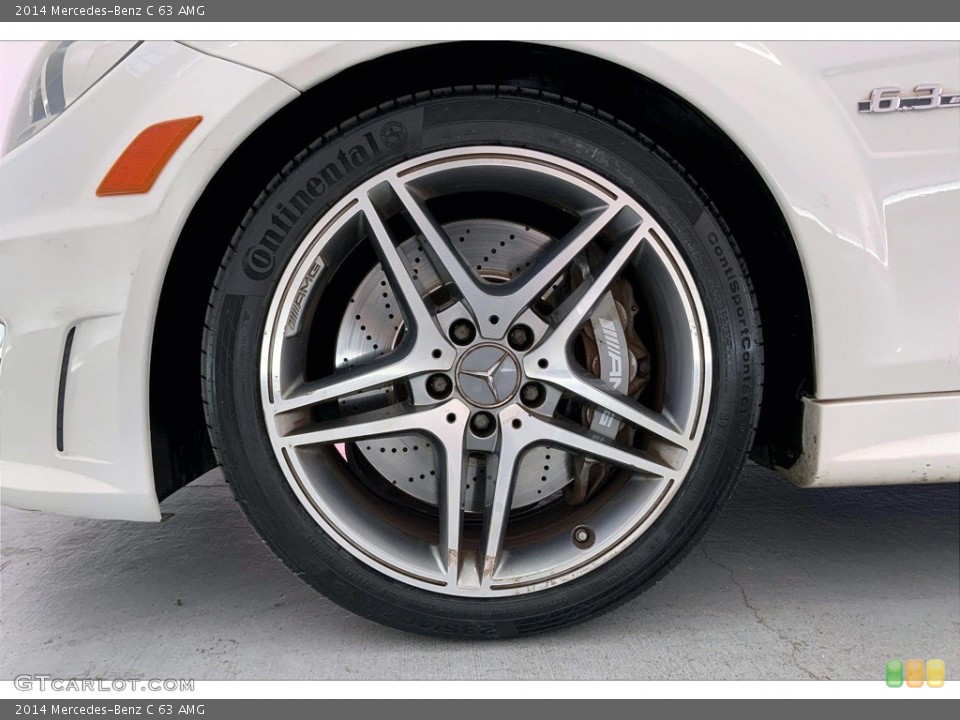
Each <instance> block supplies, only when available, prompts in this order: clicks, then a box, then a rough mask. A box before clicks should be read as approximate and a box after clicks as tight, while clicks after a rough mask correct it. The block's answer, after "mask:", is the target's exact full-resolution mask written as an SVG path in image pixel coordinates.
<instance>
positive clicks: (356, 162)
mask: <svg viewBox="0 0 960 720" xmlns="http://www.w3.org/2000/svg"><path fill="white" fill-rule="evenodd" d="M393 122H394V123H395V124H396V125H399V126H400V128H401V129H403V131H404V133H405V132H406V129H405V128H403V125H402V124H401V123H398V122H396V121H393ZM397 132H399V131H397ZM404 137H406V135H404ZM382 152H383V151H382V150H381V148H380V145H379V144H378V143H377V140H376V138H375V137H374V134H373V133H372V132H367V133H364V135H363V141H362V142H360V143H357V144H355V145H351V146H350V147H345V146H341V147H340V148H338V149H337V153H336V156H335V158H334V159H333V160H331V161H330V162H328V163H326V164H325V165H324V166H323V167H322V168H321V169H320V171H319V172H318V173H317V174H316V175H314V176H313V177H311V178H308V179H307V180H306V182H304V184H303V186H302V187H300V188H299V189H297V190H294V191H293V193H292V195H290V197H289V199H287V200H286V201H285V202H278V203H277V204H276V206H275V207H274V212H273V213H272V214H271V215H270V223H271V227H270V228H269V229H268V230H266V232H264V233H263V235H262V236H261V238H260V240H259V241H258V242H257V244H256V245H255V246H254V247H252V248H250V249H249V250H247V251H246V253H244V256H243V272H244V274H245V275H246V276H247V277H248V278H250V279H251V280H258V281H259V280H266V279H267V278H268V277H270V276H271V275H272V274H273V272H274V270H275V269H276V265H277V259H276V256H277V252H278V251H279V249H280V246H281V245H282V244H283V242H284V241H285V240H286V238H287V237H288V234H289V233H290V232H291V230H293V226H294V225H295V224H296V223H297V221H298V220H300V218H302V217H303V216H304V215H306V214H307V212H308V211H309V210H310V207H311V206H312V205H313V203H314V202H316V200H317V199H319V198H320V197H321V196H322V195H324V194H325V193H326V191H327V190H329V189H331V188H332V187H334V186H335V185H337V184H338V183H339V182H340V181H341V180H343V179H344V178H346V177H348V176H349V175H350V174H351V173H353V172H354V171H355V170H357V169H359V168H361V167H363V166H364V165H366V164H367V163H368V162H370V160H371V159H372V158H375V157H377V156H378V155H380V154H381V153H382Z"/></svg>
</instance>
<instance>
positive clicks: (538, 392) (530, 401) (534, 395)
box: [520, 382, 547, 408]
mask: <svg viewBox="0 0 960 720" xmlns="http://www.w3.org/2000/svg"><path fill="white" fill-rule="evenodd" d="M546 397H547V392H546V390H544V389H543V385H541V384H540V383H535V382H529V383H527V384H526V385H524V386H523V387H522V388H520V400H521V401H523V404H524V405H526V406H527V407H532V408H535V407H539V406H540V405H542V404H543V401H544V400H545V399H546Z"/></svg>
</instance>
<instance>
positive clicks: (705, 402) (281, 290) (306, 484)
mask: <svg viewBox="0 0 960 720" xmlns="http://www.w3.org/2000/svg"><path fill="white" fill-rule="evenodd" d="M478 163H479V164H486V165H490V164H492V165H500V164H506V165H512V164H516V165H518V166H523V167H526V168H530V167H533V168H535V169H538V170H541V171H543V172H547V173H549V174H550V175H551V177H553V178H555V179H558V180H566V181H569V178H570V177H573V178H576V179H578V180H580V181H581V182H586V184H587V186H588V187H589V188H590V189H591V191H592V192H595V193H596V194H597V196H598V197H600V198H602V199H603V200H604V201H606V202H609V201H611V200H613V199H617V198H629V200H630V202H631V203H632V204H633V205H635V206H637V207H639V208H641V209H642V212H643V217H644V222H649V223H650V224H651V226H652V227H653V228H654V229H655V230H656V237H657V240H658V244H657V248H656V251H657V252H658V253H660V254H662V256H663V259H664V261H665V263H667V262H668V263H669V268H668V274H670V276H671V278H672V279H673V280H674V282H675V284H676V286H677V289H678V290H679V291H680V294H681V303H682V304H683V305H684V308H683V310H684V313H685V314H686V315H687V316H688V318H689V319H690V323H691V325H690V330H691V335H692V344H693V355H694V357H692V358H691V362H692V364H693V366H694V369H695V375H696V378H697V380H698V382H699V391H698V392H697V393H695V396H696V397H698V402H697V403H696V405H697V406H696V408H694V409H693V413H694V418H695V419H694V421H693V422H692V428H693V429H692V431H691V433H690V436H689V437H690V441H691V445H690V449H689V451H688V452H687V456H686V458H685V460H684V462H683V464H682V465H681V466H680V467H679V468H678V469H677V470H676V476H677V477H676V478H671V479H666V478H661V479H660V481H659V483H658V486H657V489H656V491H655V492H653V493H652V495H653V502H652V503H651V504H650V506H649V508H648V509H647V510H646V512H644V513H637V517H636V518H635V520H636V522H635V523H634V524H633V525H632V526H631V527H630V528H629V529H628V530H627V531H626V532H625V533H621V534H620V535H619V536H618V537H616V538H615V539H614V540H613V541H611V542H608V543H605V544H601V545H597V546H595V547H593V548H591V549H592V550H593V552H591V553H590V554H589V555H587V556H585V558H584V560H583V561H582V562H567V563H565V564H563V565H561V566H557V567H550V568H547V569H545V570H543V571H542V572H539V573H537V572H534V573H526V574H523V575H521V576H503V577H498V578H497V582H496V584H495V586H494V587H492V588H487V589H475V588H465V587H462V586H460V585H456V584H454V585H452V586H451V585H449V584H447V583H446V581H445V579H444V577H443V576H442V573H436V574H435V573H432V572H429V571H427V572H425V571H424V567H423V566H421V565H417V564H414V563H411V562H410V561H409V560H408V559H405V558H403V557H401V556H399V555H396V554H393V555H391V554H390V553H385V552H384V548H383V547H381V546H378V545H374V544H372V543H370V542H368V541H367V539H366V538H364V537H362V536H358V535H357V534H356V533H354V532H350V529H349V528H344V527H343V523H342V519H341V518H339V517H338V514H337V512H336V510H335V508H333V507H331V506H330V504H329V503H328V502H326V501H325V499H324V497H323V495H322V494H321V493H319V492H318V489H317V487H316V486H315V485H314V484H313V483H312V482H310V480H309V477H308V475H309V473H308V471H307V470H306V469H305V467H304V465H303V463H302V462H301V460H300V459H299V457H298V455H297V453H296V452H293V451H288V450H287V448H286V446H285V445H284V442H283V440H282V438H281V437H280V436H279V434H278V433H277V431H276V427H275V424H274V423H273V422H272V416H273V410H272V407H273V404H274V397H275V393H276V392H277V391H278V388H279V387H280V377H281V373H280V359H281V357H282V345H283V341H284V336H285V333H284V327H283V326H281V323H280V320H281V318H283V317H288V313H287V312H285V311H286V310H288V309H289V307H288V306H289V304H290V295H291V291H294V292H295V290H296V288H297V287H298V285H299V280H300V278H301V277H302V276H303V274H304V272H305V270H306V268H308V267H309V266H310V264H311V263H312V262H314V261H315V260H316V259H317V258H318V257H319V255H320V252H321V250H322V248H323V247H325V245H324V244H323V243H321V242H320V241H321V239H322V238H324V237H327V238H329V237H333V236H334V235H335V234H336V232H337V231H338V230H339V229H341V228H342V227H343V225H344V224H345V223H347V222H349V221H350V218H351V217H352V215H353V213H352V212H351V210H352V209H353V207H354V205H356V203H357V200H356V198H357V197H362V196H363V194H364V193H366V192H367V191H368V190H370V189H371V188H372V187H374V186H375V185H376V184H377V183H378V182H382V178H383V176H384V175H386V174H391V175H394V176H397V177H400V178H403V181H404V182H412V181H413V180H416V179H419V178H422V177H424V176H427V175H430V174H432V173H434V172H437V171H438V169H442V170H444V171H448V170H451V169H455V168H456V167H457V164H461V165H464V166H466V167H474V166H476V165H477V164H478ZM579 187H580V188H581V189H582V185H580V186H579ZM321 272H322V271H321ZM475 347H477V345H473V344H472V345H470V346H468V348H467V349H468V350H470V349H473V348H475ZM508 352H509V350H508ZM461 358H462V356H458V358H457V359H456V360H455V361H454V362H453V363H451V369H452V368H453V367H454V366H456V367H458V366H459V362H460V359H461ZM711 358H712V351H711V346H710V337H709V332H708V325H707V319H706V313H705V310H704V307H703V303H702V301H701V299H700V296H699V293H698V292H697V291H696V284H695V281H694V279H693V277H692V275H691V273H690V271H689V269H688V268H687V264H686V261H685V260H684V259H683V257H682V255H681V254H680V252H679V251H678V249H677V247H676V245H675V244H674V242H673V241H672V239H671V236H670V234H669V233H667V232H666V230H665V229H664V228H663V227H662V226H661V225H660V224H659V222H658V221H657V220H656V219H655V218H654V217H653V216H652V215H651V214H650V212H649V211H648V210H647V209H646V207H645V205H644V204H643V202H642V201H641V200H639V199H637V198H635V197H633V196H631V195H630V194H629V193H627V192H626V191H624V190H622V189H621V188H619V187H617V186H616V185H614V184H613V183H612V182H610V181H609V180H607V179H605V178H603V177H602V176H600V175H598V174H597V173H594V172H593V171H591V170H589V169H587V168H584V167H582V166H580V165H579V164H577V163H574V162H572V161H569V160H566V159H563V158H560V157H558V156H555V155H551V154H547V153H542V152H538V151H533V150H527V149H518V148H506V147H503V146H474V147H467V148H455V149H450V150H444V151H438V152H434V153H430V154H427V155H424V156H419V157H416V158H413V159H410V160H407V161H405V162H403V163H399V164H397V165H395V166H393V167H391V168H388V169H386V170H384V171H383V172H381V173H378V174H377V176H375V177H373V178H370V179H369V180H367V181H365V182H364V183H362V184H360V185H359V186H357V187H355V188H353V190H351V191H350V192H349V193H348V194H347V195H346V196H345V197H343V198H341V199H340V200H338V201H337V202H336V203H335V204H334V205H333V206H332V207H331V208H330V209H329V210H328V211H326V212H325V213H324V214H323V216H321V217H320V218H319V220H318V221H317V222H316V223H315V224H314V225H313V226H312V227H311V229H310V230H309V231H308V232H307V233H306V234H305V235H304V239H303V240H302V241H301V242H300V243H299V245H298V247H297V248H296V249H295V250H294V251H293V253H292V255H291V256H290V259H289V260H288V261H287V262H286V265H285V267H284V270H283V273H282V274H281V276H280V280H279V282H278V283H277V285H276V289H275V291H274V292H273V296H272V298H271V302H270V308H269V311H268V315H267V321H266V323H265V326H264V332H263V336H262V342H261V352H260V391H261V408H262V410H263V413H264V418H265V426H266V428H265V429H266V430H267V433H268V435H269V437H270V441H271V446H272V447H273V450H274V453H275V456H276V458H277V461H278V464H279V466H280V468H281V471H282V472H283V474H284V477H285V479H286V480H287V482H288V484H289V486H290V488H291V490H292V491H293V493H294V495H295V496H296V497H297V499H298V501H299V502H300V504H301V506H302V507H303V508H304V509H305V510H306V511H307V513H308V514H309V515H310V517H311V518H312V519H313V521H314V522H315V523H316V524H317V525H318V526H320V528H321V529H322V530H323V531H324V532H326V533H327V535H328V536H330V537H331V538H333V539H334V540H335V541H336V542H337V543H338V544H339V545H340V546H341V547H343V548H344V549H345V550H347V551H348V552H349V553H350V554H351V555H353V556H354V557H356V558H357V559H359V560H361V561H362V562H364V563H365V564H366V565H368V566H369V567H372V568H373V569H375V570H377V571H378V572H380V573H382V574H385V575H387V576H389V577H392V578H394V579H396V580H400V581H402V582H403V583H405V584H408V585H411V586H413V587H417V588H420V589H424V590H430V591H433V592H436V593H441V594H446V595H452V596H459V597H504V596H508V595H520V594H527V593H532V592H538V591H541V590H544V589H547V588H550V587H554V586H557V585H560V584H564V583H566V582H569V581H572V580H575V579H577V578H579V577H582V576H583V575H585V574H587V573H589V572H591V571H593V570H594V569H596V568H597V567H598V566H600V565H602V564H605V563H606V562H608V561H609V560H611V559H612V558H613V557H615V556H617V555H619V554H620V553H621V552H623V551H624V550H626V549H627V548H629V547H631V546H632V545H633V544H634V542H635V541H636V540H637V539H638V538H639V537H640V536H642V535H643V534H644V533H645V532H646V531H647V530H648V529H649V527H650V526H651V525H652V524H653V523H654V522H655V521H656V520H657V518H659V517H660V516H661V514H662V513H663V511H664V510H665V509H666V508H667V507H668V506H669V504H670V502H671V500H672V499H673V498H674V496H675V495H676V493H677V492H678V490H679V489H680V487H681V486H682V484H683V481H684V479H685V478H686V477H687V475H688V473H689V471H690V468H691V466H692V465H693V462H694V461H695V459H696V458H697V456H698V455H699V451H700V441H701V439H702V435H703V432H704V428H705V424H706V418H707V416H708V413H709V406H710V395H711V393H710V392H709V391H708V389H709V388H711V387H712V374H713V372H712V371H713V368H712V362H711ZM519 387H520V385H518V388H516V389H515V390H518V389H519ZM515 395H516V394H515V393H514V398H515ZM453 402H460V401H453ZM460 405H461V407H462V408H463V410H464V411H467V412H469V407H468V406H467V405H464V404H463V403H462V402H460ZM513 407H514V403H510V404H509V405H506V406H504V404H498V405H496V406H493V407H492V408H487V409H490V410H492V411H493V412H494V414H497V413H503V412H504V411H506V410H507V409H510V408H513ZM423 433H424V434H425V435H428V436H431V437H433V439H436V437H435V436H434V435H433V433H432V432H431V431H430V430H429V429H424V430H423Z"/></svg>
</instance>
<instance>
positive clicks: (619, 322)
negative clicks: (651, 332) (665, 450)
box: [564, 260, 650, 505]
mask: <svg viewBox="0 0 960 720" xmlns="http://www.w3.org/2000/svg"><path fill="white" fill-rule="evenodd" d="M589 275H590V267H589V265H588V264H587V263H586V262H585V261H583V260H578V261H576V262H575V264H574V265H573V266H572V268H571V276H572V281H573V282H572V284H573V287H574V288H575V287H576V286H577V285H579V284H580V283H582V282H583V281H584V280H585V279H586V278H587V277H589ZM637 311H638V308H637V304H636V301H635V300H634V297H633V288H632V287H631V286H630V283H629V282H627V281H626V280H624V279H622V278H618V279H617V280H615V281H614V282H613V283H612V284H611V286H610V290H609V291H607V293H606V294H604V296H603V297H602V298H601V299H600V302H599V303H597V306H596V308H595V310H594V312H593V314H592V315H591V316H590V322H589V323H587V324H586V325H584V327H583V330H582V331H581V333H580V338H581V342H582V343H583V350H584V357H585V359H586V369H587V370H588V371H589V372H590V373H591V374H592V375H594V376H595V377H598V378H599V379H600V380H601V382H603V384H604V385H606V386H607V387H608V388H609V389H610V390H611V391H612V392H614V393H619V394H622V395H626V396H628V397H630V398H632V399H634V400H636V399H637V398H638V397H639V396H640V393H641V392H643V389H644V388H645V387H646V386H647V383H648V382H649V380H650V353H649V352H647V348H646V347H645V346H644V344H643V342H642V341H641V340H640V336H639V335H637V331H636V329H635V327H634V320H635V318H636V316H637ZM582 422H583V424H584V425H585V426H586V427H588V428H590V431H591V432H592V433H594V434H596V435H601V436H603V437H605V438H608V439H610V440H614V441H616V442H618V443H621V444H624V445H632V444H633V436H634V432H635V431H634V428H633V427H631V426H630V425H628V424H626V423H624V422H623V421H622V420H620V418H618V417H617V416H616V415H614V414H612V413H611V412H610V411H608V410H606V409H604V408H599V409H595V408H594V407H593V406H585V407H584V408H583V417H582ZM614 469H615V468H614V466H612V465H609V464H607V463H604V462H601V461H599V460H595V459H593V458H585V457H582V456H580V457H578V458H577V459H576V460H575V461H574V477H573V482H572V483H571V484H569V485H567V486H566V487H565V488H564V496H565V498H566V500H567V502H568V503H570V504H571V505H579V504H581V503H583V502H585V501H586V500H587V499H588V498H590V497H592V496H593V495H595V494H596V492H597V491H598V490H599V489H600V487H601V486H602V485H603V483H604V481H605V480H606V479H607V478H608V477H609V476H610V475H611V474H612V472H613V470H614Z"/></svg>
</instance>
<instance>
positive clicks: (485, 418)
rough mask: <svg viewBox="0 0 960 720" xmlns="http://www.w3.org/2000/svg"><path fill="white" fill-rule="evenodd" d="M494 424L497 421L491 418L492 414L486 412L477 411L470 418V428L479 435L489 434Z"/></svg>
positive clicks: (494, 426)
mask: <svg viewBox="0 0 960 720" xmlns="http://www.w3.org/2000/svg"><path fill="white" fill-rule="evenodd" d="M496 426H497V423H496V421H495V420H494V419H493V415H491V414H490V413H488V412H478V413H477V414H476V415H474V416H473V417H472V418H471V419H470V429H471V430H473V432H474V434H475V435H478V436H480V437H487V436H488V435H490V434H491V433H492V432H493V431H494V428H496Z"/></svg>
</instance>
